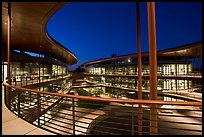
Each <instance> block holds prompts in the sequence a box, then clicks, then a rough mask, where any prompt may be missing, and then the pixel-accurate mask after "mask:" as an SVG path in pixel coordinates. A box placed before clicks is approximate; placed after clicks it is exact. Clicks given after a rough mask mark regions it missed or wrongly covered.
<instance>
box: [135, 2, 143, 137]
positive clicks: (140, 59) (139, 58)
mask: <svg viewBox="0 0 204 137" xmlns="http://www.w3.org/2000/svg"><path fill="white" fill-rule="evenodd" d="M136 13H137V15H136V16H137V47H138V99H142V55H141V35H140V6H139V2H136ZM138 135H142V104H139V107H138Z"/></svg>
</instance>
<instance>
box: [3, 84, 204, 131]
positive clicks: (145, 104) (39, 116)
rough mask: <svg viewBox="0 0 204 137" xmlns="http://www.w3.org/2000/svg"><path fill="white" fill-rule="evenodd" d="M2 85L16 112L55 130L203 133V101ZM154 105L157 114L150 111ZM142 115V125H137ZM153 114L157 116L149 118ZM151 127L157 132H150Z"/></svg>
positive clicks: (41, 125)
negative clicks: (118, 97)
mask: <svg viewBox="0 0 204 137" xmlns="http://www.w3.org/2000/svg"><path fill="white" fill-rule="evenodd" d="M3 85H4V92H5V94H4V95H5V97H4V98H5V104H6V106H7V107H8V108H9V109H10V110H11V111H12V112H13V113H15V114H16V115H17V116H19V117H20V118H22V119H24V120H26V121H27V122H29V123H31V124H34V125H36V126H38V127H40V128H43V129H45V130H48V131H50V132H53V133H55V134H62V135H64V134H73V135H79V134H105V135H108V134H110V135H111V134H123V135H126V134H130V135H131V134H138V132H137V131H138V128H139V127H142V134H143V135H145V134H147V135H151V134H162V135H172V134H177V135H184V134H191V135H201V134H202V102H176V101H161V100H135V99H115V98H100V97H94V96H81V95H72V94H59V93H53V92H45V91H38V90H31V89H27V88H21V87H17V86H13V85H9V84H7V83H6V82H4V83H3ZM69 91H70V90H69ZM69 91H67V92H69ZM76 91H77V90H76ZM76 91H75V92H76ZM76 93H77V92H76ZM139 104H141V105H142V113H139V111H138V106H139ZM152 105H154V106H156V108H153V109H155V110H156V114H150V109H152V108H151V106H152ZM139 115H142V125H138V122H139V120H138V116H139ZM152 116H154V117H157V120H156V121H152V120H150V119H151V117H152ZM151 122H156V123H157V124H156V125H157V127H152V126H150V123H151ZM152 128H154V129H156V130H155V131H156V132H154V133H151V132H150V131H152V130H150V129H152Z"/></svg>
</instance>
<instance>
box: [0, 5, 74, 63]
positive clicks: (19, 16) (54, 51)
mask: <svg viewBox="0 0 204 137" xmlns="http://www.w3.org/2000/svg"><path fill="white" fill-rule="evenodd" d="M10 3H11V50H12V49H17V50H24V51H28V52H34V53H40V54H43V55H47V56H50V57H53V58H55V59H58V60H60V61H62V62H64V63H66V64H67V65H72V64H76V63H77V58H76V56H75V55H74V54H73V53H72V52H71V51H69V50H68V49H66V48H65V47H63V46H62V45H61V44H60V43H58V42H57V41H55V40H54V39H53V38H51V37H50V36H49V35H48V33H47V31H46V24H47V22H48V20H49V19H50V17H51V16H52V15H53V14H54V13H55V12H57V10H59V9H60V8H61V7H63V6H64V5H66V4H67V2H10ZM7 21H8V2H2V45H3V46H5V47H4V49H6V45H7V44H6V43H7ZM56 27H60V26H56Z"/></svg>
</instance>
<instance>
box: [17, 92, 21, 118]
mask: <svg viewBox="0 0 204 137" xmlns="http://www.w3.org/2000/svg"><path fill="white" fill-rule="evenodd" d="M17 92H18V106H17V108H18V117H21V116H20V107H21V106H20V103H21V101H20V100H21V92H20V91H17Z"/></svg>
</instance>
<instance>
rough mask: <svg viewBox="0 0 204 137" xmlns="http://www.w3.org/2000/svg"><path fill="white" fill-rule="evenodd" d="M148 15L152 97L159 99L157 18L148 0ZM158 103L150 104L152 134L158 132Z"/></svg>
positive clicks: (152, 5)
mask: <svg viewBox="0 0 204 137" xmlns="http://www.w3.org/2000/svg"><path fill="white" fill-rule="evenodd" d="M147 15H148V39H149V40H148V42H149V67H150V83H149V84H150V99H151V100H156V99H157V49H156V20H155V3H154V2H147ZM156 107H157V106H156V105H154V104H151V105H150V134H157V130H158V129H157V110H156Z"/></svg>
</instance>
